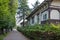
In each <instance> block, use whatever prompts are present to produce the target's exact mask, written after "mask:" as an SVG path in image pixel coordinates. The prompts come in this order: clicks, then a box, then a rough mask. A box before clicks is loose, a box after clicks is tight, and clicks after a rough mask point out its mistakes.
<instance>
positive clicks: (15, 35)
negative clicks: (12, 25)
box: [4, 30, 29, 40]
mask: <svg viewBox="0 0 60 40" xmlns="http://www.w3.org/2000/svg"><path fill="white" fill-rule="evenodd" d="M4 40H29V39H28V38H26V37H25V36H24V35H23V34H22V33H20V32H18V31H16V30H13V31H12V32H10V34H9V35H7V37H5V38H4Z"/></svg>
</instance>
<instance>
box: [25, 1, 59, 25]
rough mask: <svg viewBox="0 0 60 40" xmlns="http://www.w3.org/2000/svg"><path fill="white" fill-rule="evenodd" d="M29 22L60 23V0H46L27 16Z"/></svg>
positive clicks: (31, 23) (32, 23)
mask: <svg viewBox="0 0 60 40" xmlns="http://www.w3.org/2000/svg"><path fill="white" fill-rule="evenodd" d="M26 19H27V20H28V24H30V25H34V24H37V23H38V24H46V23H48V24H50V23H54V24H60V0H44V1H43V2H42V3H41V4H40V5H39V6H37V7H36V8H35V9H34V10H33V11H32V12H31V14H30V15H29V16H28V17H27V18H26Z"/></svg>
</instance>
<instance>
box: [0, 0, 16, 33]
mask: <svg viewBox="0 0 60 40" xmlns="http://www.w3.org/2000/svg"><path fill="white" fill-rule="evenodd" d="M16 1H17V0H15V1H14V0H12V2H11V0H0V30H1V32H2V33H3V29H9V28H10V27H13V26H15V13H16V9H17V2H16Z"/></svg>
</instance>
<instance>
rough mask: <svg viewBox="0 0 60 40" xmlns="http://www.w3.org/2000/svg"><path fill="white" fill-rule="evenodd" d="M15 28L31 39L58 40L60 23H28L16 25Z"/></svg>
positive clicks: (59, 38)
mask: <svg viewBox="0 0 60 40" xmlns="http://www.w3.org/2000/svg"><path fill="white" fill-rule="evenodd" d="M17 30H18V31H19V32H22V33H23V34H24V35H25V36H26V37H28V38H30V39H31V40H60V25H54V24H45V25H34V26H29V25H28V26H25V27H18V28H17Z"/></svg>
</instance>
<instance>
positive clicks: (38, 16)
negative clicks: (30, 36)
mask: <svg viewBox="0 0 60 40" xmlns="http://www.w3.org/2000/svg"><path fill="white" fill-rule="evenodd" d="M37 23H39V14H37Z"/></svg>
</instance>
